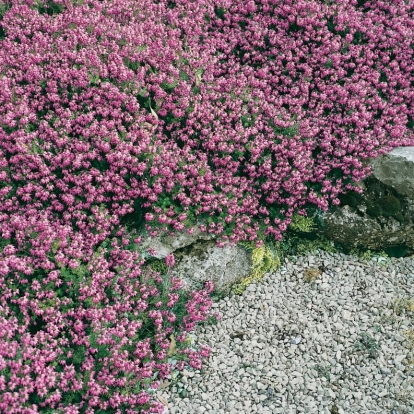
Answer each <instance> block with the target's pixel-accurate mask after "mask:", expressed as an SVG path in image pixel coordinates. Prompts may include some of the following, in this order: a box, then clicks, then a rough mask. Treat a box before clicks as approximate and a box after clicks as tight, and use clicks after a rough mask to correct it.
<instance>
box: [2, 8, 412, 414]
mask: <svg viewBox="0 0 414 414" xmlns="http://www.w3.org/2000/svg"><path fill="white" fill-rule="evenodd" d="M413 17H414V6H413V5H412V2H407V1H404V0H396V1H393V2H389V1H385V0H375V1H369V0H364V1H362V0H337V1H330V0H329V1H328V0H327V1H318V0H256V1H253V0H249V1H246V0H231V1H230V0H200V1H197V2H193V1H188V0H173V1H172V0H157V1H154V0H141V1H139V2H137V1H134V0H13V1H10V0H6V1H4V2H3V3H2V4H1V5H0V73H1V75H0V237H1V238H0V243H1V244H0V289H1V292H2V295H1V297H0V390H1V391H2V393H1V395H0V409H1V410H5V411H8V412H16V413H19V412H22V413H23V412H27V413H29V412H30V413H31V412H33V413H36V412H39V410H40V411H41V410H46V409H49V408H51V409H54V410H60V412H62V413H63V412H64V413H78V412H79V413H93V412H94V410H104V411H106V412H109V411H111V410H112V411H111V412H121V410H123V412H126V413H129V412H131V413H132V412H136V411H134V410H135V409H137V408H142V409H143V410H144V411H143V412H148V411H147V410H150V409H151V410H154V411H155V412H156V411H157V410H160V409H161V407H160V405H158V406H157V404H155V403H152V402H151V401H150V395H149V394H148V392H147V388H146V387H148V386H149V385H151V384H153V385H152V386H153V387H155V386H156V381H155V377H154V376H155V374H156V373H158V375H159V376H160V378H165V376H167V375H168V373H169V370H170V368H171V367H170V366H169V364H168V363H167V358H166V356H167V351H166V350H167V348H168V347H169V341H168V339H167V338H168V335H170V334H171V333H172V332H177V331H179V332H181V334H180V335H178V336H177V339H178V341H179V342H180V341H182V342H183V343H184V341H185V334H184V332H188V331H190V330H191V329H193V328H194V326H195V324H196V323H197V322H198V321H202V320H204V319H205V318H206V316H207V313H208V309H209V307H210V305H211V300H210V299H209V297H208V294H209V293H211V291H212V285H211V284H206V286H205V288H204V289H203V290H202V291H201V292H193V293H192V294H191V295H189V296H188V297H187V298H186V299H183V297H181V296H180V295H181V293H182V292H180V290H179V288H180V286H179V285H180V283H179V281H177V280H174V279H172V280H170V278H169V276H168V275H166V276H165V275H164V279H163V277H162V276H161V275H160V274H158V273H151V272H149V273H148V271H147V272H145V271H144V270H143V269H142V265H143V262H142V260H141V259H140V257H139V256H138V254H137V253H136V252H135V251H134V249H130V247H131V244H133V242H132V240H135V242H136V243H139V241H140V238H139V237H138V234H137V229H138V228H139V227H140V226H141V227H142V226H143V225H145V227H146V229H147V230H149V231H150V234H151V235H156V234H157V231H159V229H162V230H167V231H170V232H173V231H183V230H186V231H187V232H189V233H191V232H192V231H194V229H193V228H192V226H193V225H194V224H196V222H198V223H199V224H200V229H201V230H202V231H206V232H212V233H215V234H216V235H217V236H218V237H220V236H221V237H222V238H221V239H220V238H218V243H219V244H223V243H224V242H225V241H230V242H231V243H236V242H238V241H241V240H247V239H248V240H249V241H256V242H257V243H260V242H261V240H262V239H263V238H264V237H265V236H268V235H270V236H272V237H274V238H276V239H280V238H281V237H282V234H283V232H284V231H285V230H286V229H287V227H288V225H289V223H290V222H291V219H292V216H293V214H294V213H295V212H299V213H302V214H305V213H306V211H308V210H309V209H310V208H312V207H313V206H314V207H316V208H320V209H326V208H327V207H328V206H329V205H330V204H331V203H333V204H335V203H337V202H338V198H337V196H338V195H339V194H340V193H341V192H343V191H344V190H346V189H350V188H352V186H353V185H354V183H355V182H357V181H359V180H360V179H362V178H364V177H365V176H366V175H367V174H368V173H369V168H368V167H366V164H365V163H364V160H365V159H367V158H369V157H375V156H377V155H379V154H381V153H385V152H387V151H389V150H390V149H391V148H393V147H395V146H400V145H413V143H414V135H413V118H414V109H413V108H414V88H413V86H414V79H413V75H412V74H413V71H414V41H413V39H414V18H413ZM166 266H167V267H172V266H174V258H173V257H172V256H169V257H168V258H167V260H166ZM186 301H187V302H186ZM177 315H180V316H179V317H178V316H177ZM179 354H180V355H181V356H182V358H183V361H186V362H188V363H189V364H190V365H192V366H193V367H195V368H197V367H199V366H200V364H201V359H200V358H201V357H205V356H207V354H208V351H207V350H206V349H204V348H203V349H202V350H201V351H199V352H198V353H197V352H196V351H194V350H191V349H185V346H184V345H183V346H182V348H181V349H180V350H179ZM183 361H180V362H179V363H178V364H177V366H178V367H180V368H181V367H183ZM154 381H155V382H154Z"/></svg>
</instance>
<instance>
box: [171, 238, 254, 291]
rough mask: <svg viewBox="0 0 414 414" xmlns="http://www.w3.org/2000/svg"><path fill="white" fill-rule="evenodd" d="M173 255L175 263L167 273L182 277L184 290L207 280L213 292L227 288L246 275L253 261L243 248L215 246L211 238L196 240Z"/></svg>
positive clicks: (227, 245) (195, 287)
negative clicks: (209, 281) (211, 284)
mask: <svg viewBox="0 0 414 414" xmlns="http://www.w3.org/2000/svg"><path fill="white" fill-rule="evenodd" d="M174 255H175V257H176V265H175V266H174V267H173V268H172V269H171V275H172V276H175V277H180V278H181V279H182V280H183V289H185V290H193V289H199V288H200V287H202V285H203V284H204V282H205V281H207V280H211V281H212V282H213V283H214V286H215V291H216V292H229V290H230V288H231V286H232V285H233V284H235V283H237V282H239V281H240V280H241V279H243V278H244V277H246V276H248V275H249V273H250V269H251V267H252V264H253V263H252V259H251V254H250V252H248V251H247V250H246V249H244V248H242V247H239V246H230V245H229V243H227V244H225V246H224V247H222V248H221V247H217V245H216V242H215V241H214V240H210V241H205V240H199V241H197V242H195V243H193V244H192V245H191V246H188V247H186V248H184V249H180V250H179V251H176V253H175V254H174Z"/></svg>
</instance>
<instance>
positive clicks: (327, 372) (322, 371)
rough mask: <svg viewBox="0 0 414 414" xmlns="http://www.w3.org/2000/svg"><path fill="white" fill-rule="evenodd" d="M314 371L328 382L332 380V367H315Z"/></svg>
mask: <svg viewBox="0 0 414 414" xmlns="http://www.w3.org/2000/svg"><path fill="white" fill-rule="evenodd" d="M314 370H315V371H316V372H317V373H318V375H319V376H321V377H325V378H326V380H327V381H330V380H331V370H332V366H331V365H325V366H324V365H319V364H317V365H315V366H314Z"/></svg>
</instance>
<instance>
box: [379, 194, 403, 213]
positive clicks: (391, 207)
mask: <svg viewBox="0 0 414 414" xmlns="http://www.w3.org/2000/svg"><path fill="white" fill-rule="evenodd" d="M378 203H379V204H380V205H381V208H382V214H383V216H385V217H391V216H393V215H394V214H398V213H400V212H401V203H400V200H398V198H396V197H394V196H393V195H386V196H384V197H381V198H380V199H379V201H378Z"/></svg>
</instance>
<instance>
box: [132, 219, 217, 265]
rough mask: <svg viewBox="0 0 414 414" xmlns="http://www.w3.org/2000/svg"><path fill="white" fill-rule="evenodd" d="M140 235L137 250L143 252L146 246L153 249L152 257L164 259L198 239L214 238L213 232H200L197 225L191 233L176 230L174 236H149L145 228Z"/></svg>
mask: <svg viewBox="0 0 414 414" xmlns="http://www.w3.org/2000/svg"><path fill="white" fill-rule="evenodd" d="M140 236H141V237H142V241H141V243H140V244H139V247H138V248H139V250H140V251H142V252H143V251H145V250H146V249H148V248H151V249H154V250H155V254H154V255H153V257H156V258H157V259H164V258H165V257H166V256H168V255H169V254H170V253H173V252H175V251H176V250H178V249H182V248H183V247H187V246H190V245H191V244H193V243H195V242H196V241H198V240H213V239H215V238H216V236H215V234H208V233H205V232H202V231H201V230H200V227H199V226H195V227H194V232H193V234H188V233H187V232H186V231H181V232H176V234H175V235H174V236H170V235H168V234H164V233H163V234H160V235H158V236H156V237H151V236H150V235H149V234H148V232H147V231H146V230H145V229H142V230H141V232H140Z"/></svg>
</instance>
